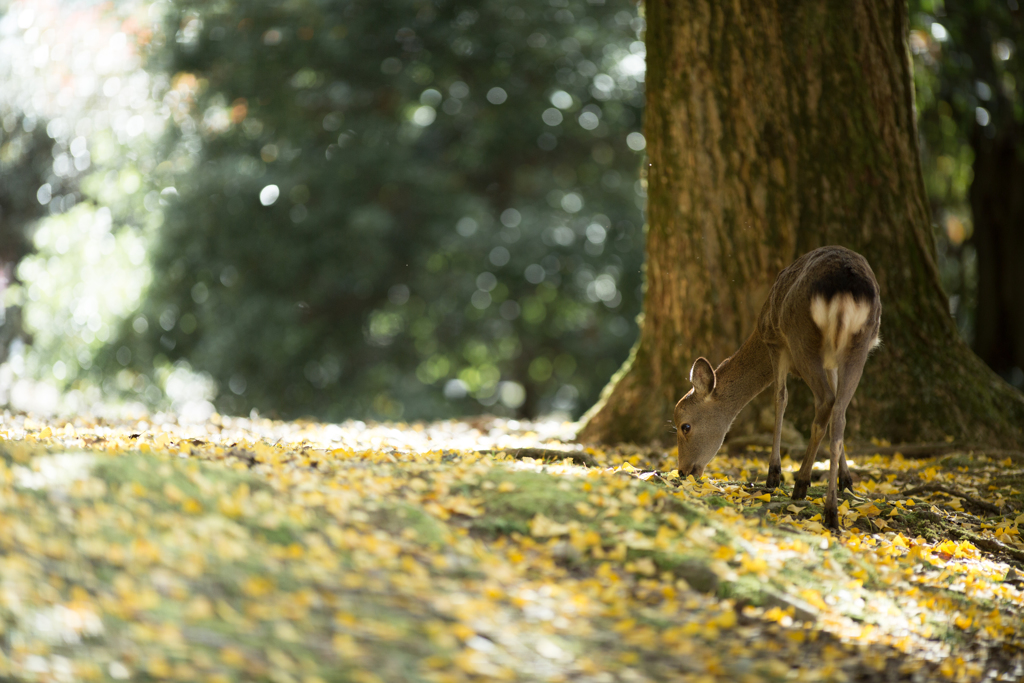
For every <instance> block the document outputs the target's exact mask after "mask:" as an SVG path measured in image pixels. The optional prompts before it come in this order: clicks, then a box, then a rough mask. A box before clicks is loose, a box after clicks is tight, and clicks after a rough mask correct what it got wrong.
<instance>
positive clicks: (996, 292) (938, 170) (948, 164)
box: [910, 0, 1024, 388]
mask: <svg viewBox="0 0 1024 683" xmlns="http://www.w3.org/2000/svg"><path fill="white" fill-rule="evenodd" d="M911 11H912V16H911V19H912V26H913V30H912V31H911V35H910V44H911V49H912V51H913V53H914V57H915V65H916V68H915V72H914V73H915V81H916V84H917V92H918V109H919V111H920V116H919V121H920V130H921V140H922V153H923V157H924V162H925V163H924V170H925V182H926V188H927V191H928V197H929V199H930V201H931V205H932V213H933V215H934V216H935V219H936V222H937V223H938V227H939V230H938V231H937V237H938V247H939V257H940V258H939V264H940V270H941V272H942V275H943V284H944V285H945V287H946V291H947V292H949V294H950V304H951V305H950V308H951V310H952V311H953V313H954V315H955V317H956V319H957V323H958V325H959V327H960V331H961V334H962V335H963V336H964V338H965V339H966V340H967V341H968V343H969V344H971V345H972V347H973V348H974V350H975V351H976V352H977V353H978V355H979V356H980V357H981V358H982V360H984V361H985V362H986V363H988V365H989V366H990V367H992V369H994V370H995V371H996V372H998V373H999V374H1000V375H1001V376H1002V377H1003V378H1004V379H1006V380H1007V381H1008V382H1010V383H1011V384H1013V385H1014V386H1016V387H1017V388H1024V299H1022V297H1021V296H1020V295H1019V293H1020V292H1022V291H1024V271H1022V270H1021V269H1020V268H1019V267H1018V264H1019V263H1020V262H1021V260H1024V230H1021V226H1022V225H1024V200H1022V196H1024V193H1022V192H1021V191H1020V188H1021V187H1024V134H1022V126H1024V109H1022V108H1021V106H1020V85H1019V84H1020V83H1024V61H1022V60H1021V57H1020V54H1019V51H1018V46H1019V45H1020V44H1021V43H1022V42H1024V13H1022V12H1021V9H1020V6H1019V5H1018V3H1016V2H993V3H950V4H949V6H948V7H947V6H946V5H945V3H943V2H937V1H935V0H917V1H916V2H913V3H911Z"/></svg>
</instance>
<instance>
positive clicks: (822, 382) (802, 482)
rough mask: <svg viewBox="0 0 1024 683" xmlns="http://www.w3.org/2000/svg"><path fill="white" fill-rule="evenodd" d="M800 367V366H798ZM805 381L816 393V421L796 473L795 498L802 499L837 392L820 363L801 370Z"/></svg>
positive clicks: (805, 493)
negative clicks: (835, 392)
mask: <svg viewBox="0 0 1024 683" xmlns="http://www.w3.org/2000/svg"><path fill="white" fill-rule="evenodd" d="M798 367H799V366H798ZM801 374H803V375H804V381H806V382H807V385H808V386H809V387H810V388H811V393H812V394H814V422H813V423H812V424H811V438H810V440H809V441H808V442H807V451H806V452H805V453H804V461H803V463H801V465H800V471H799V472H797V473H796V477H794V481H793V500H800V499H802V498H805V497H806V496H807V487H808V486H810V485H811V469H812V468H813V467H814V460H815V457H816V456H817V455H818V446H819V445H821V440H822V439H823V438H824V437H825V430H826V429H827V428H828V426H829V423H830V422H831V419H832V407H833V405H834V404H835V394H834V393H833V392H832V388H831V387H830V386H829V383H828V378H827V377H826V374H825V368H823V367H822V366H821V364H820V363H819V364H818V365H817V367H816V368H811V369H809V371H808V372H804V371H803V370H801Z"/></svg>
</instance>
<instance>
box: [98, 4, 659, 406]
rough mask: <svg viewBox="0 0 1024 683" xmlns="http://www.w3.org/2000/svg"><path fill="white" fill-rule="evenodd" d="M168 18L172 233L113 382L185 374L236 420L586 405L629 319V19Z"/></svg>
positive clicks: (336, 11) (486, 7) (393, 8)
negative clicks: (183, 369)
mask: <svg viewBox="0 0 1024 683" xmlns="http://www.w3.org/2000/svg"><path fill="white" fill-rule="evenodd" d="M169 5H170V10H169V15H168V16H167V19H166V21H165V23H164V29H165V30H164V31H163V32H162V33H161V32H158V33H157V35H155V36H154V38H153V41H152V43H151V45H150V69H151V71H154V72H156V73H165V74H167V75H168V76H169V79H168V87H167V90H166V94H165V95H164V104H165V105H166V107H167V108H168V112H169V115H170V117H171V119H172V121H173V125H172V126H171V130H172V132H171V135H170V138H169V139H168V140H167V142H166V148H165V150H164V154H165V157H164V161H163V162H162V163H160V164H159V165H158V166H157V167H156V168H155V169H154V171H153V173H152V175H151V176H150V181H151V182H152V183H153V186H154V188H155V190H154V191H153V192H151V194H150V197H149V199H148V200H147V201H149V202H151V203H154V208H155V203H157V202H158V203H159V204H161V205H162V211H163V215H164V223H163V225H162V227H161V229H160V233H159V238H158V242H157V244H156V245H155V246H154V247H153V253H152V265H153V270H154V276H153V284H152V285H151V287H150V289H149V291H148V293H147V298H146V302H145V304H144V306H143V308H142V309H141V311H140V313H139V314H138V316H136V317H134V318H132V319H131V320H129V321H128V322H127V324H126V326H125V328H124V332H123V334H122V335H121V338H120V339H119V340H117V342H116V343H114V344H113V346H112V347H111V359H113V358H116V359H117V362H119V364H120V365H126V366H128V367H129V368H132V369H136V370H138V371H140V372H149V371H152V368H153V367H167V364H168V363H172V362H174V361H176V360H179V359H185V360H187V361H188V362H189V363H190V364H191V366H192V367H193V368H195V369H196V370H200V371H204V372H207V373H209V374H210V375H211V376H212V377H213V378H214V379H215V380H216V381H217V382H218V383H219V385H220V387H221V390H220V394H219V396H218V398H217V399H216V402H217V405H218V408H219V409H220V410H222V411H224V412H234V413H237V412H243V411H248V410H249V408H250V407H255V408H257V409H259V410H262V411H269V412H272V413H276V414H279V415H281V416H286V417H295V416H300V415H307V414H313V415H317V416H319V417H322V418H327V419H339V418H343V417H349V416H356V417H369V418H388V419H399V418H405V419H411V418H436V417H442V416H447V415H454V414H463V413H473V412H479V411H481V410H486V411H489V412H495V413H504V414H518V415H525V416H530V415H536V414H538V413H543V412H547V411H550V410H553V409H554V410H563V411H566V412H569V413H571V414H578V412H579V411H580V410H582V409H584V408H586V407H588V406H589V405H590V404H591V403H592V402H593V401H594V400H596V398H597V395H598V393H599V392H600V390H601V388H602V387H603V386H604V384H605V382H606V381H607V379H608V378H609V376H610V375H611V374H612V372H613V371H614V370H615V369H616V368H617V367H618V365H619V364H620V363H621V362H622V360H624V359H625V357H626V355H627V353H628V350H629V347H630V345H631V344H632V342H633V340H634V339H635V337H636V332H637V328H636V323H635V320H634V318H635V316H636V315H637V313H638V312H639V310H640V301H641V291H640V290H641V261H642V255H643V247H642V244H643V232H642V220H643V219H642V213H641V208H642V206H643V196H644V187H643V184H642V183H641V181H640V180H639V177H640V173H639V170H640V168H639V166H640V161H641V159H642V156H643V155H642V149H643V146H644V142H643V137H642V136H641V135H640V134H639V132H638V131H639V129H640V124H641V112H642V105H643V82H642V79H643V66H644V62H643V55H644V47H643V43H642V41H641V38H640V36H641V35H642V30H643V22H642V19H640V18H638V17H637V13H636V6H635V5H633V4H632V3H629V2H626V1H625V0H607V1H605V0H589V1H584V0H519V1H518V2H512V1H510V0H483V1H480V2H473V3H464V2H451V1H447V0H434V1H431V2H428V1H425V0H401V1H396V2H390V3H379V2H371V1H368V0H349V1H346V2H326V1H319V2H317V1H307V2H265V3H227V2H224V3H207V2H195V1H188V0H175V1H174V2H172V3H169ZM157 191H158V192H159V194H157Z"/></svg>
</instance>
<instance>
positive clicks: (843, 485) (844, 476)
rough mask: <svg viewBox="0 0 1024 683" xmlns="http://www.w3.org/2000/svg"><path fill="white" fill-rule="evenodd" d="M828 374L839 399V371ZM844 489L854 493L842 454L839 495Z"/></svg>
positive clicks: (833, 391)
mask: <svg viewBox="0 0 1024 683" xmlns="http://www.w3.org/2000/svg"><path fill="white" fill-rule="evenodd" d="M827 372H828V385H829V386H830V387H832V393H833V394H835V395H836V396H837V397H838V396H839V392H838V384H839V371H838V370H837V369H835V368H832V369H830V370H828V371H827ZM837 400H838V399H837ZM829 431H830V432H832V429H831V422H830V423H829ZM832 433H834V432H832ZM830 441H831V439H830ZM844 489H847V490H849V491H853V477H852V476H851V475H850V466H849V465H847V464H846V454H845V453H842V454H841V455H840V457H839V493H840V494H841V493H842V492H843V490H844Z"/></svg>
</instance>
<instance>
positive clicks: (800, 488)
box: [793, 479, 811, 500]
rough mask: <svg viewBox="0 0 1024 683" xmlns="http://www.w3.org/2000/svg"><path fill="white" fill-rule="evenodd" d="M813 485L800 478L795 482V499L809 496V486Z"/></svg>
mask: <svg viewBox="0 0 1024 683" xmlns="http://www.w3.org/2000/svg"><path fill="white" fill-rule="evenodd" d="M810 485H811V482H810V481H809V480H808V481H801V480H799V479H797V480H795V481H794V482H793V500H803V499H804V498H806V497H807V487H808V486H810Z"/></svg>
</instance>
